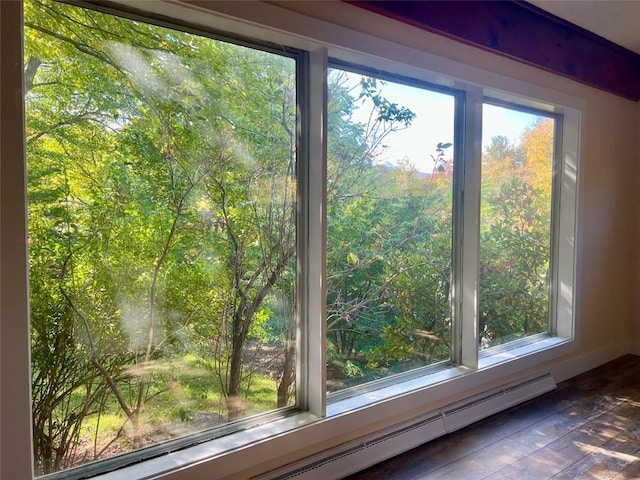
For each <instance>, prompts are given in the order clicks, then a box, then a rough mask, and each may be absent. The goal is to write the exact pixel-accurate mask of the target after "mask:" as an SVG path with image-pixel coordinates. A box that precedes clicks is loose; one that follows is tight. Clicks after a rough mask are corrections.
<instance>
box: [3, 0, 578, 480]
mask: <svg viewBox="0 0 640 480" xmlns="http://www.w3.org/2000/svg"><path fill="white" fill-rule="evenodd" d="M118 3H121V4H122V5H123V6H124V7H132V8H136V9H146V10H149V11H151V12H154V13H157V14H160V15H163V16H164V17H165V18H173V19H176V20H179V21H185V22H189V23H192V24H201V25H206V26H207V27H209V28H214V29H219V30H226V31H232V32H234V33H236V34H239V35H244V36H249V37H253V38H260V39H261V40H265V41H269V42H274V43H282V44H286V45H288V46H291V47H294V48H299V49H302V50H307V51H309V52H310V54H309V62H310V64H309V75H310V78H309V79H308V81H309V86H310V89H309V94H308V106H307V107H308V115H309V118H308V125H309V135H308V138H306V140H305V141H306V142H308V147H309V158H308V162H307V164H306V168H303V170H302V172H303V173H302V178H301V182H302V183H303V184H304V183H306V186H303V187H302V188H305V189H306V192H307V193H306V194H305V195H304V196H303V197H305V198H306V199H307V200H308V201H307V202H306V203H305V202H303V204H302V205H303V213H302V224H301V227H302V228H303V229H304V230H306V232H307V233H306V235H308V237H307V239H308V242H307V243H306V244H305V246H304V247H301V252H302V254H303V255H304V260H303V261H304V262H306V263H305V265H306V267H305V268H306V272H307V273H306V276H305V277H304V278H303V279H302V282H304V283H305V285H306V286H305V289H306V290H307V291H309V292H319V294H318V295H307V296H306V298H301V299H299V301H300V302H301V304H302V305H304V306H305V307H304V308H305V313H304V314H303V318H305V320H304V321H303V322H302V326H301V330H302V334H301V335H299V336H298V337H299V338H301V339H302V340H301V343H300V345H299V346H298V347H299V352H301V355H302V357H303V358H302V360H301V361H300V362H299V371H298V373H299V376H298V378H299V379H301V382H300V383H301V389H302V390H301V396H300V399H301V400H300V401H301V405H302V406H303V407H304V408H305V409H306V412H304V413H300V414H298V415H295V416H291V417H287V418H282V419H279V420H275V421H273V422H270V423H267V424H265V425H262V426H260V427H256V428H252V429H250V430H246V431H242V432H238V433H234V434H231V435H229V436H226V437H223V438H220V439H216V440H213V441H209V442H205V443H202V444H200V445H197V446H194V447H190V448H186V449H184V450H180V451H177V452H173V453H170V454H166V455H163V456H160V457H157V458H154V459H150V460H146V461H144V462H141V463H138V464H136V465H132V466H130V467H126V468H123V469H120V470H117V471H114V472H111V473H105V474H103V475H99V476H98V477H96V478H105V479H109V480H114V479H132V478H167V479H172V480H175V479H182V478H184V479H187V478H202V477H206V478H211V479H215V478H225V477H232V476H235V477H236V478H239V477H238V476H239V475H245V474H248V473H246V472H251V475H255V474H258V473H260V472H261V471H262V470H264V469H269V468H275V467H277V466H279V465H280V464H279V463H278V462H279V459H285V460H286V461H290V459H291V458H293V457H296V455H297V456H298V457H301V456H304V455H308V454H310V453H316V452H317V450H318V448H319V445H320V444H322V448H323V449H324V448H328V447H330V446H333V445H337V444H338V443H342V442H346V441H349V440H352V439H354V438H357V437H359V436H362V435H364V434H366V433H370V432H372V431H375V430H381V429H384V428H387V427H389V426H392V425H394V424H397V423H400V422H403V421H406V420H409V419H411V418H414V417H416V416H419V415H420V414H421V413H424V412H427V411H431V410H433V409H434V408H437V407H438V406H442V405H444V404H445V403H449V402H450V401H451V400H453V399H457V398H460V397H461V396H464V395H465V394H466V393H467V392H471V391H474V390H478V389H479V388H485V387H487V388H490V387H491V386H494V385H495V384H496V383H497V382H498V383H504V382H505V381H507V380H509V379H513V378H515V377H517V376H518V375H519V373H520V372H522V371H524V370H527V371H528V372H531V371H535V370H536V369H537V368H540V366H541V365H544V364H548V363H549V362H552V361H554V360H557V359H560V358H561V357H563V356H565V355H568V354H570V353H572V352H575V351H576V350H577V348H578V345H577V341H576V338H577V335H576V333H577V332H576V329H577V325H576V322H575V318H576V314H577V312H576V299H575V291H576V277H575V266H576V255H577V254H578V252H577V247H576V244H575V239H576V229H577V222H576V205H577V198H578V184H579V175H578V174H579V165H578V163H579V151H580V143H581V139H580V122H581V117H582V115H583V112H584V111H585V110H586V107H585V103H584V101H582V100H581V99H578V98H575V97H571V96H568V95H565V94H561V93H558V92H555V91H552V90H548V89H545V88H543V87H539V86H536V85H531V84H527V83H526V82H522V81H519V80H515V79H511V78H508V77H504V76H501V75H498V74H494V73H491V72H487V71H484V70H480V69H477V68H474V67H470V66H467V65H462V64H459V63H457V62H454V61H452V60H448V59H445V58H441V57H438V56H436V55H433V54H431V53H427V52H425V51H421V50H416V49H414V48H410V47H406V46H403V45H400V44H396V43H393V42H389V41H387V40H384V39H381V38H378V37H373V36H370V35H367V34H363V33H360V32H356V31H353V30H349V29H346V28H344V27H340V26H337V25H333V24H328V23H325V22H322V21H320V20H315V19H311V18H307V17H304V16H302V15H299V14H296V13H294V12H290V11H287V10H283V9H281V8H278V7H276V6H273V5H269V4H263V3H255V4H252V8H250V9H247V8H246V6H243V5H242V2H239V3H234V2H220V3H215V4H212V5H210V8H212V9H213V8H215V9H218V10H219V11H218V12H213V11H212V10H209V9H206V8H204V7H199V6H196V5H188V4H183V3H179V2H172V1H157V2H153V1H144V0H141V1H138V0H125V1H121V2H118ZM0 24H1V26H2V29H1V32H2V33H1V35H2V37H1V40H2V43H3V44H4V45H11V46H15V47H19V46H21V44H22V29H21V25H22V6H21V4H20V3H19V2H0ZM21 56H22V48H21V47H20V48H10V49H9V48H6V49H3V51H2V56H1V58H0V61H1V64H0V65H1V69H2V77H1V84H0V93H1V95H2V96H1V100H2V108H3V113H5V114H6V112H7V111H10V112H12V114H13V115H12V116H11V118H7V117H3V120H4V121H3V122H2V123H1V124H0V127H1V129H2V130H1V133H2V138H3V140H4V141H3V142H1V150H0V219H1V229H0V232H1V237H0V253H1V259H2V262H1V263H0V286H1V287H2V288H1V297H0V329H1V330H0V358H1V360H2V361H1V363H0V406H1V412H2V413H1V416H0V452H1V454H2V457H1V458H0V476H2V477H3V478H24V479H28V478H32V476H33V467H32V445H31V441H32V440H31V408H30V403H31V392H30V357H29V322H28V281H27V235H26V198H25V197H26V195H25V193H26V180H25V162H24V160H25V148H24V145H25V139H24V128H23V125H24V105H23V100H22V99H23V95H22V86H21V85H22V78H21V68H20V67H21V65H22V61H21ZM329 56H331V57H333V58H336V59H340V60H343V61H345V62H349V63H354V64H362V65H365V66H367V67H370V68H377V69H380V70H384V71H391V72H394V73H398V74H401V75H405V76H408V77H413V78H416V79H418V80H425V81H428V82H430V83H438V84H441V85H443V86H450V87H453V88H456V89H459V90H464V91H465V94H466V99H465V103H466V108H465V118H464V122H465V128H464V136H463V142H464V151H465V157H466V158H465V160H464V162H461V163H463V164H464V175H463V177H462V178H463V182H461V184H460V188H461V189H462V194H463V195H464V215H463V216H462V217H458V218H459V221H460V222H461V223H460V227H461V230H462V243H461V245H462V247H459V248H461V251H460V268H461V269H462V271H463V272H464V276H463V277H462V280H461V281H460V282H457V283H456V284H455V286H454V289H455V290H454V294H455V297H454V303H455V304H456V305H457V307H456V308H458V309H459V311H460V312H461V315H462V316H463V317H464V318H465V320H464V321H463V322H462V323H461V324H460V330H459V331H457V332H456V334H457V335H459V338H460V345H461V347H460V351H459V354H458V357H457V359H458V362H459V366H457V367H452V368H447V369H442V370H438V371H437V372H434V373H432V374H431V375H429V376H422V377H416V378H410V379H407V380H406V381H403V382H401V383H396V384H392V385H390V386H387V387H385V388H382V389H379V390H376V391H375V392H370V393H368V394H367V395H363V396H356V397H352V398H348V399H344V400H341V401H337V402H334V403H331V404H330V405H329V406H327V403H326V394H325V388H324V383H325V375H326V374H325V368H324V367H325V351H324V350H325V349H324V348H323V344H324V338H325V333H326V332H325V328H326V327H325V322H324V309H325V305H324V294H325V290H326V285H325V283H324V276H323V272H324V259H325V255H326V252H325V244H326V238H325V236H326V227H325V224H326V219H325V216H326V212H325V205H326V192H325V185H324V180H323V182H318V181H317V179H318V178H322V179H325V178H326V114H325V108H326V107H325V106H326V68H327V58H328V57H329ZM485 97H491V98H499V99H502V100H504V101H508V102H511V103H515V104H518V105H523V106H530V107H533V108H536V109H541V110H545V111H549V112H550V113H557V114H561V115H562V116H563V118H564V120H563V125H562V126H563V135H562V143H561V145H560V146H559V147H560V154H561V158H562V163H561V169H560V170H559V172H558V174H559V176H560V179H559V182H558V184H559V185H560V198H561V200H560V202H559V207H558V208H559V210H558V226H559V230H558V239H557V245H556V248H557V263H556V265H555V268H556V270H557V271H556V281H557V285H558V295H557V305H556V307H555V308H556V311H557V320H556V323H555V325H554V328H555V333H556V336H554V337H550V338H547V339H545V340H542V341H540V342H536V343H531V344H528V345H524V346H522V347H519V348H516V349H511V350H507V351H502V352H500V353H497V354H495V355H491V356H486V357H483V356H479V355H478V352H477V344H478V342H477V339H478V329H477V314H478V313H477V312H478V304H477V302H478V298H477V291H478V276H477V269H478V243H479V240H478V234H477V230H478V228H477V226H478V225H477V222H478V218H479V216H478V215H477V214H476V213H475V212H476V211H477V212H479V201H480V192H479V182H475V181H474V179H475V178H478V176H479V174H480V156H481V142H480V139H481V123H482V102H483V99H484V98H485ZM7 139H11V141H10V142H9V141H6V140H7ZM474 232H475V233H474ZM458 292H460V293H459V294H458ZM469 318H470V319H475V320H472V321H469ZM317 338H321V339H323V341H317ZM474 352H475V353H474ZM390 412H391V413H390ZM372 419H376V422H375V423H372ZM243 472H245V473H243Z"/></svg>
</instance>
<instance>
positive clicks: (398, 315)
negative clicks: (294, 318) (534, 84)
mask: <svg viewBox="0 0 640 480" xmlns="http://www.w3.org/2000/svg"><path fill="white" fill-rule="evenodd" d="M454 104H455V98H454V97H453V96H451V95H446V94H442V93H437V92H433V91H429V90H426V89H422V88H417V87H412V86H407V85H404V84H400V83H395V82H392V81H387V80H384V81H383V80H381V79H377V78H374V77H369V76H364V75H359V74H354V73H350V72H346V71H343V70H339V69H331V70H330V72H329V106H328V109H329V112H328V114H329V135H328V141H329V144H328V178H327V197H328V205H327V214H328V220H327V225H328V232H327V234H328V245H327V270H328V273H327V274H328V279H327V282H328V298H327V355H328V366H327V368H328V371H327V390H328V391H329V392H332V391H338V390H342V389H345V388H347V387H350V386H355V385H360V384H363V383H367V382H370V381H372V380H375V379H379V378H383V377H386V376H389V375H392V374H395V373H400V372H404V371H407V370H410V369H414V368H418V367H422V366H425V365H429V364H433V363H435V362H440V361H443V360H448V359H449V358H450V351H451V307H450V300H449V289H450V283H451V259H452V254H451V242H452V179H453V153H452V152H453V148H452V142H453V131H454V121H453V117H454Z"/></svg>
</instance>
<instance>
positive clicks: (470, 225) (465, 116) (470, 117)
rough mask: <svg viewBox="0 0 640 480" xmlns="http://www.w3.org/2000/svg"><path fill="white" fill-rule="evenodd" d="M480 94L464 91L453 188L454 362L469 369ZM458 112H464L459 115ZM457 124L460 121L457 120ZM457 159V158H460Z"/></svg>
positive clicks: (473, 334) (473, 343)
mask: <svg viewBox="0 0 640 480" xmlns="http://www.w3.org/2000/svg"><path fill="white" fill-rule="evenodd" d="M482 98H483V96H482V91H481V90H480V89H469V90H467V91H466V95H465V101H464V106H462V105H461V106H460V107H459V108H458V112H459V113H458V117H459V118H461V121H463V122H464V124H463V126H462V127H458V132H460V130H462V133H461V138H462V142H458V145H459V149H458V151H457V152H456V154H457V155H461V156H462V159H463V161H461V162H457V166H458V171H457V173H458V182H457V185H456V192H455V193H456V197H457V202H456V214H457V216H456V220H455V226H454V228H455V236H454V245H455V255H456V261H455V265H456V268H455V272H456V273H457V278H456V279H455V284H454V285H455V286H454V297H453V299H454V332H455V333H456V335H454V339H455V340H457V341H458V342H459V344H458V345H457V346H456V348H455V349H454V352H455V355H457V358H456V357H455V356H454V358H453V360H454V361H455V362H457V363H459V364H461V365H464V366H467V367H469V368H473V369H475V368H477V367H478V315H479V312H478V304H479V294H478V289H479V269H478V264H479V262H478V261H479V252H480V247H479V245H480V231H479V228H480V170H481V158H482ZM460 110H463V111H462V112H460ZM459 121H460V120H459ZM459 158H460V157H459Z"/></svg>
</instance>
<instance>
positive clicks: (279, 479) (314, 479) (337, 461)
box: [253, 373, 556, 480]
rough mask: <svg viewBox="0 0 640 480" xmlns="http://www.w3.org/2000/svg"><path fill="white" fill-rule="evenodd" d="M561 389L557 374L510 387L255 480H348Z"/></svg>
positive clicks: (301, 461) (487, 393)
mask: <svg viewBox="0 0 640 480" xmlns="http://www.w3.org/2000/svg"><path fill="white" fill-rule="evenodd" d="M555 388H556V384H555V381H554V380H553V376H552V375H551V373H545V374H543V375H539V376H536V377H530V378H528V379H526V380H523V381H519V382H514V383H510V384H507V385H504V386H502V387H500V388H496V389H493V390H490V391H487V392H484V393H481V394H479V395H476V396H473V397H469V398H466V399H464V400H462V401H460V402H456V403H453V404H450V405H447V406H445V407H443V408H441V409H440V410H438V411H436V412H431V413H429V414H427V415H425V416H423V417H422V418H420V419H414V420H413V421H411V422H407V423H404V424H401V425H395V426H393V427H391V428H389V429H386V430H383V431H380V432H376V433H375V434H372V435H369V436H367V437H363V438H359V439H357V440H353V441H351V442H347V443H344V444H342V445H339V446H337V447H335V448H332V449H329V450H326V451H324V452H321V453H318V454H317V455H313V456H311V457H308V458H305V459H303V460H300V461H298V462H295V463H292V464H289V465H286V466H284V467H281V468H279V469H277V470H273V471H271V472H268V473H265V474H262V475H259V476H257V477H253V480H289V479H291V480H330V479H338V478H342V477H345V476H347V475H351V474H353V473H356V472H359V471H360V470H363V469H365V468H367V467H370V466H372V465H375V464H376V463H379V462H381V461H383V460H386V459H388V458H391V457H393V456H395V455H398V454H400V453H402V452H405V451H407V450H410V449H412V448H415V447H417V446H418V445H422V444H423V443H426V442H428V441H430V440H433V439H435V438H437V437H440V436H442V435H445V434H447V433H451V432H454V431H455V430H458V429H460V428H463V427H465V426H467V425H470V424H472V423H474V422H477V421H478V420H481V419H483V418H486V417H489V416H491V415H493V414H495V413H498V412H500V411H502V410H506V409H507V408H510V407H513V406H515V405H518V404H520V403H522V402H525V401H527V400H530V399H532V398H535V397H537V396H540V395H542V394H544V393H547V392H550V391H552V390H554V389H555Z"/></svg>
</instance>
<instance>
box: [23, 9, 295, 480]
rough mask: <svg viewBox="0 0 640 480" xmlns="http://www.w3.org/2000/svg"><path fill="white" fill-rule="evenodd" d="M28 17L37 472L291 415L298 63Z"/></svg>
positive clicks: (202, 40)
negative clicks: (277, 413) (259, 417)
mask: <svg viewBox="0 0 640 480" xmlns="http://www.w3.org/2000/svg"><path fill="white" fill-rule="evenodd" d="M24 23H25V40H26V41H25V61H26V69H25V72H26V96H25V104H26V114H27V132H26V133H27V166H28V197H29V225H28V228H29V259H30V290H31V297H30V300H31V340H32V343H31V356H32V389H33V424H34V428H33V433H34V439H33V440H34V442H33V444H34V462H35V469H36V472H37V473H39V474H47V473H51V472H55V471H58V470H61V469H67V468H70V467H74V466H78V465H82V464H84V463H87V462H91V461H94V460H99V459H105V458H108V457H111V456H113V455H120V454H122V453H125V452H128V451H131V450H136V449H140V448H144V447H148V446H151V445H155V444H157V443H160V442H163V441H167V440H170V439H173V438H176V437H183V436H185V435H188V434H191V433H194V432H199V431H202V430H205V429H211V428H214V427H219V426H221V425H224V424H227V423H229V422H237V421H239V420H241V419H244V418H246V417H250V416H253V415H255V414H258V413H262V412H266V411H270V410H275V409H277V408H281V407H287V406H290V405H294V404H295V401H296V400H295V387H296V381H295V373H296V348H295V347H296V321H295V318H296V312H295V301H294V300H295V296H296V198H297V190H296V182H295V171H296V151H297V148H296V145H297V136H296V131H297V121H296V103H297V93H296V58H295V57H293V56H291V55H282V54H275V53H270V52H267V51H260V50H256V49H252V48H247V47H242V46H237V45H234V44H231V43H227V42H221V41H217V40H213V39H211V38H206V37H203V36H198V35H193V34H188V33H182V32H178V31H175V30H169V29H166V28H161V27H157V26H154V25H150V24H147V23H143V22H136V21H132V20H128V19H124V18H118V17H114V16H111V15H107V14H104V13H100V12H95V11H91V10H86V9H82V8H77V7H73V6H69V5H65V4H60V3H53V2H49V1H39V0H33V1H31V2H28V3H26V4H25V18H24Z"/></svg>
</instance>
